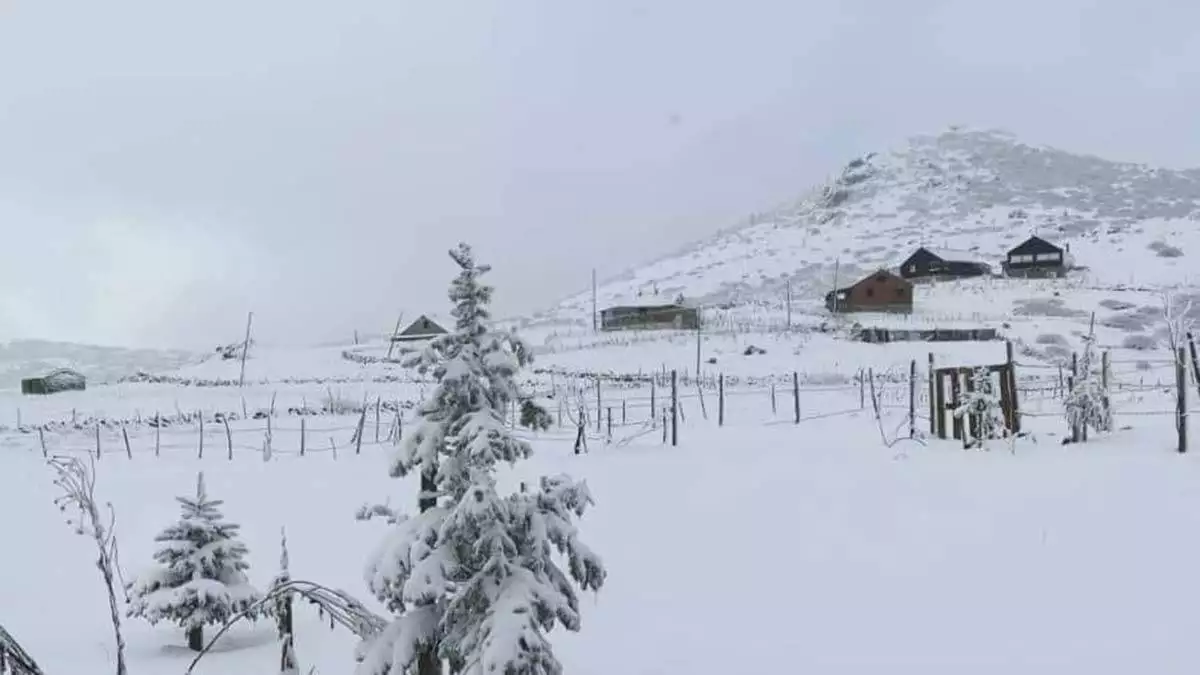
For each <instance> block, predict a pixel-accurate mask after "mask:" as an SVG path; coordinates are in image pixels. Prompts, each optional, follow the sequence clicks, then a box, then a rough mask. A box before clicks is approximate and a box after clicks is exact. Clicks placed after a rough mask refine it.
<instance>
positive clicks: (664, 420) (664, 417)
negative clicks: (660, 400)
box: [650, 407, 668, 445]
mask: <svg viewBox="0 0 1200 675" xmlns="http://www.w3.org/2000/svg"><path fill="white" fill-rule="evenodd" d="M650 416H651V417H653V418H654V419H658V416H657V415H655V414H654V413H653V412H652V413H650ZM667 426H668V425H667V409H666V407H663V409H662V430H663V440H662V442H663V445H666V444H667Z"/></svg>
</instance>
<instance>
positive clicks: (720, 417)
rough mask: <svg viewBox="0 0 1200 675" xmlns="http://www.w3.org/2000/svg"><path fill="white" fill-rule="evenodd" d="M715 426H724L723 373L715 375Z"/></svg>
mask: <svg viewBox="0 0 1200 675" xmlns="http://www.w3.org/2000/svg"><path fill="white" fill-rule="evenodd" d="M717 426H720V427H723V426H725V373H721V374H719V375H717Z"/></svg>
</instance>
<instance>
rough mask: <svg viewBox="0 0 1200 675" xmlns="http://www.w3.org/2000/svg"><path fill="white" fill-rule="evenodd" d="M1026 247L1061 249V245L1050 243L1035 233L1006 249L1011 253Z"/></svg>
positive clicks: (1029, 248) (1032, 248)
mask: <svg viewBox="0 0 1200 675" xmlns="http://www.w3.org/2000/svg"><path fill="white" fill-rule="evenodd" d="M1027 249H1028V250H1039V249H1040V250H1054V251H1062V250H1063V247H1061V246H1058V245H1057V244H1052V243H1050V242H1048V241H1046V240H1045V239H1042V238H1041V237H1039V236H1037V235H1036V234H1035V235H1032V236H1030V237H1029V238H1028V239H1026V240H1025V241H1023V242H1021V243H1019V244H1017V245H1016V246H1014V247H1012V248H1010V249H1009V250H1008V252H1009V253H1010V254H1011V253H1016V252H1018V251H1023V250H1027Z"/></svg>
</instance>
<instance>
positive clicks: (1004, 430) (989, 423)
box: [954, 368, 1008, 448]
mask: <svg viewBox="0 0 1200 675" xmlns="http://www.w3.org/2000/svg"><path fill="white" fill-rule="evenodd" d="M954 416H955V417H958V418H960V419H963V420H965V421H966V422H967V424H966V429H967V432H968V433H969V434H971V439H970V441H969V444H970V445H971V447H977V448H981V447H984V446H986V445H987V442H988V441H989V440H993V439H998V438H1005V437H1006V436H1008V424H1007V423H1006V422H1005V420H1004V406H1003V405H1001V402H1000V393H999V392H998V391H996V385H995V383H994V382H993V381H992V374H991V372H990V371H989V370H988V369H987V368H976V369H975V370H973V371H971V386H970V388H968V390H967V391H966V392H964V393H963V397H962V400H961V402H960V403H959V406H958V408H957V409H955V411H954Z"/></svg>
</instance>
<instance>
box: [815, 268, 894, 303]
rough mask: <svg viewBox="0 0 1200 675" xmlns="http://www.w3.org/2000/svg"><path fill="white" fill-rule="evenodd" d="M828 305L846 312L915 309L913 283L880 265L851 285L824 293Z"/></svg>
mask: <svg viewBox="0 0 1200 675" xmlns="http://www.w3.org/2000/svg"><path fill="white" fill-rule="evenodd" d="M825 308H826V309H828V310H829V311H831V312H833V313H835V314H841V313H845V312H904V313H909V312H912V308H913V285H912V282H911V281H909V280H908V279H904V278H902V277H900V276H898V275H895V274H893V273H891V272H889V271H887V270H884V269H881V270H878V271H876V272H872V273H871V274H870V275H868V276H865V277H863V278H862V279H860V280H858V281H857V282H855V283H854V285H852V286H847V287H845V288H839V289H836V290H833V291H830V292H828V293H826V294H825Z"/></svg>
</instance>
